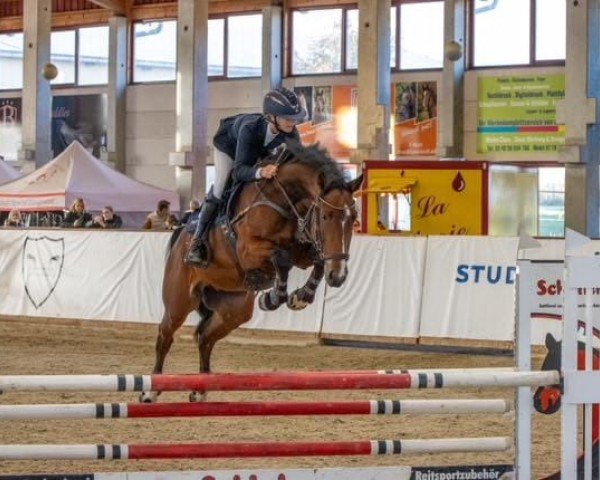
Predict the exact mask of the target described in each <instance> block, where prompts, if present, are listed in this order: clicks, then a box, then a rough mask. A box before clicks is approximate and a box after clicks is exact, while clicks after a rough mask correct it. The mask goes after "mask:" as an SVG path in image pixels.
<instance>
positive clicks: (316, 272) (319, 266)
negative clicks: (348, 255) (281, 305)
mask: <svg viewBox="0 0 600 480" xmlns="http://www.w3.org/2000/svg"><path fill="white" fill-rule="evenodd" d="M324 274H325V265H324V263H323V262H321V261H319V262H315V264H314V265H313V269H312V272H311V273H310V277H308V280H307V281H306V283H305V284H304V285H303V286H302V287H301V288H299V289H298V290H294V291H293V292H292V293H291V294H290V296H289V297H288V299H287V306H288V307H289V308H290V309H291V310H302V309H303V308H306V306H307V305H310V304H311V303H313V302H314V301H315V294H316V293H317V288H318V287H319V284H320V283H321V280H323V275H324Z"/></svg>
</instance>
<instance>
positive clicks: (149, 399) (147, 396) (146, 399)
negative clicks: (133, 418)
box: [139, 392, 158, 403]
mask: <svg viewBox="0 0 600 480" xmlns="http://www.w3.org/2000/svg"><path fill="white" fill-rule="evenodd" d="M157 399H158V393H156V392H142V393H140V397H139V400H140V403H156V400H157Z"/></svg>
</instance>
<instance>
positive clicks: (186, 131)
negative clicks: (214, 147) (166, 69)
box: [169, 0, 208, 206]
mask: <svg viewBox="0 0 600 480" xmlns="http://www.w3.org/2000/svg"><path fill="white" fill-rule="evenodd" d="M178 7H179V13H178V29H177V99H176V103H177V132H176V138H175V152H171V154H170V155H169V162H170V164H171V165H175V166H176V167H177V168H176V172H175V174H176V183H177V190H178V191H179V194H180V195H181V200H182V202H183V203H182V205H184V206H185V205H187V202H188V201H189V200H190V199H191V198H203V197H204V192H205V188H206V156H207V150H208V148H207V143H208V141H207V119H208V58H207V52H208V0H179V2H178Z"/></svg>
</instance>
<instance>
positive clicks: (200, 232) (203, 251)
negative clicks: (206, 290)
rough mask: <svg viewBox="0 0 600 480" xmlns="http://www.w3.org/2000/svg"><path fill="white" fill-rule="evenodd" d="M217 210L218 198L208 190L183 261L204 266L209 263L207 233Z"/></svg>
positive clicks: (196, 265) (195, 265)
mask: <svg viewBox="0 0 600 480" xmlns="http://www.w3.org/2000/svg"><path fill="white" fill-rule="evenodd" d="M218 210H219V199H218V198H216V197H215V196H214V195H212V192H210V193H209V194H208V195H207V196H206V199H205V200H204V203H203V204H202V209H201V210H200V215H199V216H198V225H197V226H196V231H195V232H194V236H193V237H192V241H191V244H190V248H189V250H188V252H187V255H186V256H185V263H186V264H188V265H193V266H194V267H200V268H206V267H208V265H209V264H210V250H209V247H208V239H207V238H206V237H207V234H208V231H209V230H210V225H211V224H212V222H213V220H214V218H215V217H216V215H217V212H218Z"/></svg>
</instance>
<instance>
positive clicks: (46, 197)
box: [0, 141, 179, 227]
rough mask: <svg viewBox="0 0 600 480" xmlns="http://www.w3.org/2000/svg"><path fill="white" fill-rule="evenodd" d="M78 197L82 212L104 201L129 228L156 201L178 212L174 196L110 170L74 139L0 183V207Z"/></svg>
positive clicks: (53, 204)
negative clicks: (50, 156) (43, 160)
mask: <svg viewBox="0 0 600 480" xmlns="http://www.w3.org/2000/svg"><path fill="white" fill-rule="evenodd" d="M78 197H81V198H83V200H84V202H85V206H86V210H88V211H99V210H101V209H102V207H104V206H105V205H110V206H112V207H113V208H114V210H115V212H116V213H118V214H119V215H121V216H122V217H123V220H124V222H125V224H129V226H136V227H139V226H141V222H143V218H144V217H145V216H146V215H147V214H148V213H150V212H151V211H153V210H154V209H155V208H156V204H157V203H158V201H159V200H162V199H165V200H168V201H169V202H170V203H171V210H173V211H176V212H177V211H179V196H178V194H177V193H176V192H173V191H170V190H164V189H162V188H158V187H154V186H152V185H149V184H146V183H142V182H138V181H136V180H133V179H131V178H129V177H128V176H126V175H123V174H122V173H120V172H117V171H116V170H113V169H112V168H110V167H109V166H108V165H105V164H104V163H102V162H101V161H100V160H98V159H97V158H96V157H94V156H93V155H92V154H90V153H89V152H88V151H87V150H86V149H85V148H83V146H82V145H81V144H80V143H79V142H76V141H75V142H73V143H72V144H71V145H69V146H68V147H67V148H66V149H65V151H64V152H62V153H61V154H60V155H58V156H57V157H56V158H55V159H54V160H52V161H50V162H49V163H47V164H46V165H44V166H43V167H40V168H38V169H37V170H35V171H34V172H32V173H30V174H29V175H26V176H24V177H21V178H18V179H16V180H13V181H12V182H9V183H6V184H4V185H1V186H0V211H8V210H11V209H13V208H18V209H19V210H21V211H62V210H64V209H68V208H69V207H70V205H71V203H72V202H73V200H74V199H75V198H78Z"/></svg>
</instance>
